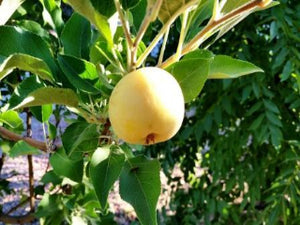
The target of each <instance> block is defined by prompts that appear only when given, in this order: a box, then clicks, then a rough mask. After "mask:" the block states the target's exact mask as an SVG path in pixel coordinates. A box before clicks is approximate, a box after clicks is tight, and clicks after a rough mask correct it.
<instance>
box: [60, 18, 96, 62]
mask: <svg viewBox="0 0 300 225" xmlns="http://www.w3.org/2000/svg"><path fill="white" fill-rule="evenodd" d="M90 41H91V24H90V22H89V21H88V20H86V19H85V18H84V17H83V16H81V15H79V14H77V13H74V14H73V15H72V16H71V18H70V19H69V20H68V22H67V23H66V25H65V27H64V29H63V31H62V34H61V42H62V44H63V46H64V53H65V54H67V55H73V56H76V57H78V58H84V59H88V58H89V44H90Z"/></svg>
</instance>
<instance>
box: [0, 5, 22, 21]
mask: <svg viewBox="0 0 300 225" xmlns="http://www.w3.org/2000/svg"><path fill="white" fill-rule="evenodd" d="M24 1H25V0H2V1H0V15H1V16H0V25H4V24H5V23H6V22H7V21H8V20H9V18H10V17H11V16H12V15H13V13H14V12H15V11H16V10H17V8H19V6H20V5H21V4H22V3H23V2H24Z"/></svg>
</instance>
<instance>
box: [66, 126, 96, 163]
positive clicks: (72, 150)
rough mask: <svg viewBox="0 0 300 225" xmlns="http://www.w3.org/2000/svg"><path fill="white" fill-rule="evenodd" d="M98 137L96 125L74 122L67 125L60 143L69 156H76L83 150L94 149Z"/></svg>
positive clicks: (89, 150)
mask: <svg viewBox="0 0 300 225" xmlns="http://www.w3.org/2000/svg"><path fill="white" fill-rule="evenodd" d="M98 138H99V133H98V131H97V125H95V124H89V123H86V122H76V123H72V124H71V125H70V126H68V127H67V129H66V130H65V132H64V134H63V135H62V143H63V146H64V148H65V150H66V154H67V155H68V156H69V157H72V158H78V157H79V156H81V155H82V153H84V152H91V151H94V150H96V148H97V145H98Z"/></svg>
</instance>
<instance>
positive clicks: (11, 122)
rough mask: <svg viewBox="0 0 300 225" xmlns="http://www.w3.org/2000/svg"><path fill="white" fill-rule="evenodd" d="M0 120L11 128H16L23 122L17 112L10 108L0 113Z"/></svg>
mask: <svg viewBox="0 0 300 225" xmlns="http://www.w3.org/2000/svg"><path fill="white" fill-rule="evenodd" d="M0 122H2V123H5V124H7V125H8V126H10V127H11V128H17V127H19V126H21V125H22V124H23V120H22V119H21V118H20V116H19V114H18V113H17V112H15V111H12V110H8V111H6V112H3V113H0Z"/></svg>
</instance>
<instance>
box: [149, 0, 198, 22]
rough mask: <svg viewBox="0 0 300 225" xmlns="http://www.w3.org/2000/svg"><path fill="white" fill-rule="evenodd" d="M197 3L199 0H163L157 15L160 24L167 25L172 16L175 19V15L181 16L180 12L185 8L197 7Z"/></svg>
mask: <svg viewBox="0 0 300 225" xmlns="http://www.w3.org/2000/svg"><path fill="white" fill-rule="evenodd" d="M148 3H149V1H148ZM198 3H199V0H183V1H174V0H163V2H162V4H161V7H160V10H159V13H158V18H159V20H160V21H161V22H162V23H167V22H168V21H169V20H170V19H172V17H174V15H175V17H177V15H179V14H181V13H180V12H183V11H184V10H185V9H186V8H189V7H191V6H192V5H197V4H198Z"/></svg>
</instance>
